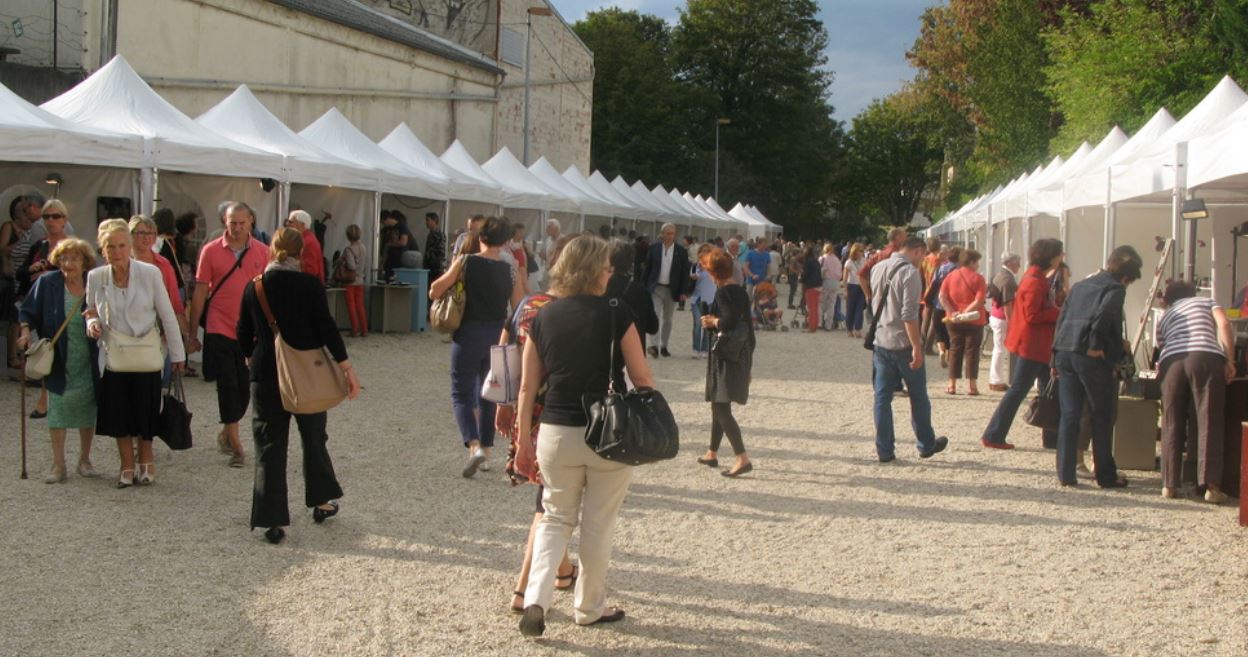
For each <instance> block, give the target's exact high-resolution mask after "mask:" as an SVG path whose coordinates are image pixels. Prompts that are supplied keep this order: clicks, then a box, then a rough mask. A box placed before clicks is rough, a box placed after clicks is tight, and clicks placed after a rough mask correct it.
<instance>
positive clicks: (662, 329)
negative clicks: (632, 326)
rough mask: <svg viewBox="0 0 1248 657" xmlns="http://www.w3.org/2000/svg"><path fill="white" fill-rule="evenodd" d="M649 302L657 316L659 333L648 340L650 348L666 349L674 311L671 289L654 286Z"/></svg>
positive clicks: (670, 333)
mask: <svg viewBox="0 0 1248 657" xmlns="http://www.w3.org/2000/svg"><path fill="white" fill-rule="evenodd" d="M650 300H651V301H653V302H654V314H656V315H658V316H659V333H658V335H655V336H653V337H651V338H650V346H651V347H659V348H660V349H667V344H668V340H670V339H671V337H672V314H673V313H674V312H675V311H676V300H675V299H673V298H672V288H670V287H667V286H666V285H656V286H655V288H654V292H652V293H651V294H650Z"/></svg>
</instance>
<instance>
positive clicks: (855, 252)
mask: <svg viewBox="0 0 1248 657" xmlns="http://www.w3.org/2000/svg"><path fill="white" fill-rule="evenodd" d="M860 255H862V243H861V242H854V245H853V246H851V247H849V259H850V260H857V259H858V256H860Z"/></svg>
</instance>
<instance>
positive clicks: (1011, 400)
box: [983, 358, 1049, 445]
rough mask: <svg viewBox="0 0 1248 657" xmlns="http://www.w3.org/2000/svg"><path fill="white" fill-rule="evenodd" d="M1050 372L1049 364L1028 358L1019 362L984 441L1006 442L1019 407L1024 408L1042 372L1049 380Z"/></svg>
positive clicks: (990, 422)
mask: <svg viewBox="0 0 1248 657" xmlns="http://www.w3.org/2000/svg"><path fill="white" fill-rule="evenodd" d="M1048 370H1049V365H1048V363H1041V362H1039V361H1035V360H1027V359H1026V358H1020V359H1019V360H1018V368H1016V369H1015V370H1014V379H1013V380H1012V381H1011V382H1010V387H1009V389H1008V390H1006V391H1005V394H1004V395H1002V396H1001V401H1000V402H999V403H998V404H997V410H995V411H993V413H992V419H991V420H990V421H989V422H988V428H987V429H984V435H983V440H984V441H986V442H990V443H994V444H998V445H1000V444H1004V443H1005V442H1006V437H1007V436H1008V435H1009V432H1010V427H1011V426H1012V425H1013V424H1014V416H1015V415H1017V414H1018V407H1019V406H1022V404H1023V400H1025V399H1027V393H1028V392H1029V391H1030V390H1031V388H1032V386H1033V385H1035V383H1036V379H1037V378H1038V377H1039V376H1040V375H1041V372H1043V373H1044V375H1045V378H1046V379H1047V378H1048Z"/></svg>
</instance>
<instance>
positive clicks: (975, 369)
mask: <svg viewBox="0 0 1248 657" xmlns="http://www.w3.org/2000/svg"><path fill="white" fill-rule="evenodd" d="M963 330H964V332H965V335H966V338H965V341H966V344H965V347H964V348H963V358H964V359H965V360H966V380H967V383H968V386H969V390H970V392H971V393H972V394H973V393H976V392H978V389H977V387H976V384H977V383H978V382H979V359H980V356H981V355H982V354H983V350H984V327H982V326H967V327H966V328H965V329H963Z"/></svg>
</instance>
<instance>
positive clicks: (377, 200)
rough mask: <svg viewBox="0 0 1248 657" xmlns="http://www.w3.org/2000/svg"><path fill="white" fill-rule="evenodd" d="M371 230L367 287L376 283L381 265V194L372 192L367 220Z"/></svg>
mask: <svg viewBox="0 0 1248 657" xmlns="http://www.w3.org/2000/svg"><path fill="white" fill-rule="evenodd" d="M369 223H370V224H372V226H373V230H372V231H371V232H372V235H373V248H372V251H373V267H372V268H371V269H370V270H369V272H368V277H367V281H368V284H369V285H372V284H373V283H375V282H377V272H378V271H381V270H382V267H380V266H378V265H381V264H382V262H383V261H382V260H381V259H380V258H381V254H382V250H381V192H373V216H372V217H370V218H369ZM365 296H368V295H365Z"/></svg>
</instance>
